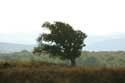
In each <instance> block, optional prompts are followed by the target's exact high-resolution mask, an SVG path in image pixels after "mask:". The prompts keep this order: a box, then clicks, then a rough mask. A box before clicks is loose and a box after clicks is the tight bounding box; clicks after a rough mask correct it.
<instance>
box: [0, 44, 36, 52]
mask: <svg viewBox="0 0 125 83" xmlns="http://www.w3.org/2000/svg"><path fill="white" fill-rule="evenodd" d="M33 47H34V45H24V44H14V43H5V42H0V52H2V53H4V52H6V53H8V52H17V51H22V50H28V51H31V50H32V49H33Z"/></svg>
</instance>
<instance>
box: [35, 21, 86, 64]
mask: <svg viewBox="0 0 125 83" xmlns="http://www.w3.org/2000/svg"><path fill="white" fill-rule="evenodd" d="M42 28H46V29H48V30H49V31H50V33H43V34H41V35H40V36H39V37H38V39H37V41H38V46H37V47H35V48H34V51H33V53H38V54H42V53H44V52H46V53H49V54H50V56H57V57H59V58H60V59H63V60H64V59H68V60H70V61H71V65H75V59H76V58H77V57H79V56H80V55H81V51H82V47H84V46H85V44H84V40H85V38H86V37H87V36H86V34H85V33H83V32H82V31H80V30H74V29H73V28H72V26H70V25H69V24H67V23H63V22H54V23H52V24H51V23H50V22H45V23H44V24H43V25H42Z"/></svg>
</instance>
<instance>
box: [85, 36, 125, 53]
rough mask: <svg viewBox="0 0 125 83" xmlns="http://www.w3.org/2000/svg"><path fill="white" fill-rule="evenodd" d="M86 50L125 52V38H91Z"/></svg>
mask: <svg viewBox="0 0 125 83" xmlns="http://www.w3.org/2000/svg"><path fill="white" fill-rule="evenodd" d="M85 50H91V51H125V36H124V35H114V36H107V37H102V36H100V37H99V36H98V37H90V38H88V40H87V41H86V47H85Z"/></svg>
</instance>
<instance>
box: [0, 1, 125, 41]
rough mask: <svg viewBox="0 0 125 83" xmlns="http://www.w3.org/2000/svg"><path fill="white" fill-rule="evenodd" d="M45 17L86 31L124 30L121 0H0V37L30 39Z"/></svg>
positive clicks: (124, 6) (124, 17) (103, 34)
mask: <svg viewBox="0 0 125 83" xmlns="http://www.w3.org/2000/svg"><path fill="white" fill-rule="evenodd" d="M45 21H50V22H52V21H63V22H66V23H69V24H70V25H72V26H73V27H74V28H75V29H80V30H82V31H83V32H85V33H87V34H89V35H99V36H100V35H102V36H106V35H110V34H114V33H124V32H125V1H124V0H0V41H2V40H3V41H12V42H13V41H17V42H22V43H24V42H25V41H26V42H29V41H30V40H31V39H33V40H32V41H34V39H35V38H36V37H37V36H38V35H39V33H41V32H42V30H41V25H42V23H43V22H45ZM22 33H23V34H22ZM18 37H19V38H18ZM15 38H16V39H15ZM21 38H22V39H24V40H23V41H22V39H21ZM28 38H29V39H28Z"/></svg>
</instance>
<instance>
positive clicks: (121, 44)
mask: <svg viewBox="0 0 125 83" xmlns="http://www.w3.org/2000/svg"><path fill="white" fill-rule="evenodd" d="M22 38H23V37H22ZM24 38H25V37H24ZM25 39H26V38H25ZM20 40H21V39H20ZM29 40H32V38H29ZM33 40H34V41H36V40H35V37H34V39H33ZM33 40H32V41H33ZM22 41H23V39H22ZM27 41H28V38H27ZM32 41H31V42H30V44H27V43H26V44H17V43H15V42H14V43H10V42H8V43H5V42H0V52H15V51H21V50H29V51H31V50H32V49H33V47H35V45H36V43H34V42H32ZM28 42H29V41H28ZM32 43H33V44H32ZM85 43H86V47H84V48H83V50H89V51H125V34H113V35H109V36H94V35H93V36H92V35H88V38H87V39H86V41H85Z"/></svg>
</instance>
